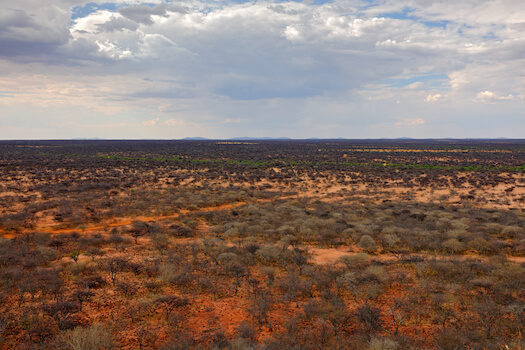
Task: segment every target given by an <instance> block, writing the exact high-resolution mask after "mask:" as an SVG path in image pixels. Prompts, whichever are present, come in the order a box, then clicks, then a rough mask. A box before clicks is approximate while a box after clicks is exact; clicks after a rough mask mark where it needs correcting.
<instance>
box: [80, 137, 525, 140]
mask: <svg viewBox="0 0 525 350" xmlns="http://www.w3.org/2000/svg"><path fill="white" fill-rule="evenodd" d="M70 140H72V141H107V140H112V139H104V138H100V137H92V138H73V139H70ZM129 140H133V139H129ZM162 140H168V139H139V140H137V141H162ZM179 140H182V141H216V140H222V141H272V140H275V141H287V140H290V141H293V140H305V141H309V140H310V141H317V140H319V141H322V140H349V141H352V140H398V141H409V140H428V141H454V140H474V141H475V140H521V139H510V138H507V137H477V138H474V137H472V138H471V137H465V138H454V137H442V138H426V139H415V138H412V137H398V138H388V137H382V138H376V139H351V138H344V137H329V138H319V137H309V138H306V139H293V138H290V137H250V136H242V137H233V138H230V139H209V138H206V137H198V136H197V137H185V138H183V139H179Z"/></svg>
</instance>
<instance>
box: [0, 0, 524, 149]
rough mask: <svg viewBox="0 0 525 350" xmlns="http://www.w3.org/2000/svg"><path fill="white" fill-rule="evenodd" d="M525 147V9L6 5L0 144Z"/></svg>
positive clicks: (452, 0) (404, 1) (386, 3)
mask: <svg viewBox="0 0 525 350" xmlns="http://www.w3.org/2000/svg"><path fill="white" fill-rule="evenodd" d="M195 136H199V137H207V138H215V139H223V138H233V137H244V136H249V137H290V138H311V137H317V138H336V137H342V138H352V139H362V138H397V137H412V138H445V137H453V138H492V137H507V138H524V137H525V6H524V5H523V3H522V1H520V0H461V1H458V0H440V1H433V0H333V1H328V0H304V1H281V0H275V1H266V0H264V1H263V0H254V1H246V0H224V1H219V0H217V1H215V0H203V1H197V0H196V1H157V0H151V1H149V2H142V1H140V0H113V1H111V0H105V1H100V2H97V1H95V2H90V1H83V0H45V1H42V0H16V1H12V0H0V139H5V140H11V139H70V138H95V137H98V138H108V139H145V138H146V139H149V138H154V139H179V138H184V137H195Z"/></svg>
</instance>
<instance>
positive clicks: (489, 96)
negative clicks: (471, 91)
mask: <svg viewBox="0 0 525 350" xmlns="http://www.w3.org/2000/svg"><path fill="white" fill-rule="evenodd" d="M513 98H514V96H513V95H511V94H509V95H506V96H501V95H497V94H496V93H494V92H493V91H489V90H486V91H480V92H478V94H477V95H476V100H477V101H482V102H494V101H503V100H512V99H513Z"/></svg>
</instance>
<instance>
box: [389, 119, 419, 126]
mask: <svg viewBox="0 0 525 350" xmlns="http://www.w3.org/2000/svg"><path fill="white" fill-rule="evenodd" d="M425 123H426V121H425V120H424V119H422V118H414V119H404V120H402V121H399V122H396V123H395V124H394V125H395V126H396V127H410V126H416V125H423V124H425Z"/></svg>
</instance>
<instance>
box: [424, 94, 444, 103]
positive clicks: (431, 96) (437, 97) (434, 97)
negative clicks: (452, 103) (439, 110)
mask: <svg viewBox="0 0 525 350" xmlns="http://www.w3.org/2000/svg"><path fill="white" fill-rule="evenodd" d="M444 98H445V96H443V95H442V94H428V96H427V97H426V98H425V101H426V102H439V101H443V99H444Z"/></svg>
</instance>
